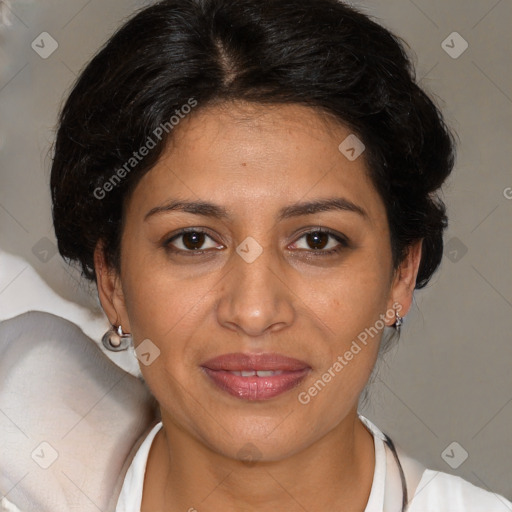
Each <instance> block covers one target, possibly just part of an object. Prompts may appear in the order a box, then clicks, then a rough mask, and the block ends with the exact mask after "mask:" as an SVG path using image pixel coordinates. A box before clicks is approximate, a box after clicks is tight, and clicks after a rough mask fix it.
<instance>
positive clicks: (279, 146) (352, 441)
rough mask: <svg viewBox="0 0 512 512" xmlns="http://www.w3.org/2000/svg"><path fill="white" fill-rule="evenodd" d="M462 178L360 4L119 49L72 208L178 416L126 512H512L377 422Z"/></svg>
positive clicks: (69, 251)
mask: <svg viewBox="0 0 512 512" xmlns="http://www.w3.org/2000/svg"><path fill="white" fill-rule="evenodd" d="M453 161H454V143H453V137H452V135H451V134H450V132H449V130H448V129H447V127H446V126H445V124H444V121H443V118H442V115H441V114H440V112H439V111H438V109H437V108H436V106H435V105H434V104H433V102H432V101H431V100H430V99H429V98H428V96H427V95H426V94H425V93H424V92H423V91H422V90H421V89H420V88H419V87H418V86H417V84H416V83H415V81H414V78H413V70H412V66H411V64H410V62H409V60H408V58H407V56H406V54H405V51H404V49H403V47H402V45H401V43H400V42H399V41H398V39H397V38H395V37H394V36H393V35H392V34H390V33H389V32H388V31H387V30H385V29H384V28H382V27H380V26H379V25H377V24H376V23H374V22H373V21H371V20H369V19H368V18H367V17H365V16H364V15H362V14H360V13H359V12H357V11H356V10H355V9H353V8H352V7H349V6H347V5H344V4H342V3H340V2H338V1H335V0H265V1H261V0H168V1H163V2H160V3H158V4H156V5H154V6H151V7H148V8H146V9H144V10H142V11H141V12H139V13H138V14H137V15H136V16H135V17H134V18H132V19H131V20H129V21H128V22H127V23H126V24H125V25H124V26H123V27H122V28H121V29H120V30H119V31H118V32H117V33H116V34H115V35H114V36H113V37H112V38H111V39H110V41H109V42H108V44H107V45H106V46H105V47H104V48H103V49H102V50H101V51H100V52H99V54H98V55H97V56H96V57H94V59H93V60H92V61H91V63H90V64H89V65H88V66H87V67H86V69H85V70H84V71H83V72H82V74H81V76H80V77H79V79H78V81H77V83H76V85H75V87H74V88H73V90H72V92H71V94H70V96H69V98H68V100H67V102H66V104H65V106H64V108H63V111H62V115H61V119H60V126H59V130H58V135H57V141H56V146H55V156H54V161H53V167H52V176H51V187H52V198H53V215H54V225H55V230H56V235H57V239H58V243H59V250H60V252H61V254H62V256H64V257H65V258H67V259H69V260H71V261H77V262H79V264H80V265H81V266H82V269H83V273H84V275H85V277H86V278H88V279H90V280H94V281H95V282H96V284H97V287H98V294H99V297H100V300H101V303H102V306H103V309H104V310H105V313H106V314H107V316H108V318H109V320H110V322H111V324H112V326H113V329H114V331H115V332H114V333H113V334H112V335H111V336H110V337H107V338H106V343H107V344H108V343H110V344H111V346H112V348H113V349H116V348H121V347H122V346H123V345H124V346H126V343H130V342H132V343H133V348H134V349H135V353H136V355H137V357H138V359H139V361H140V363H141V364H140V368H141V372H142V375H143V378H144V381H145V382H146V384H147V386H148V388H149V390H150V391H151V393H152V395H153V396H154V397H155V399H156V400H157V402H158V404H159V409H160V415H161V421H158V423H156V424H155V425H154V426H153V428H152V429H151V431H150V432H149V434H148V435H147V436H146V438H145V439H144V441H143V442H142V444H141V445H140V448H139V449H138V451H137V453H136V455H135V457H134V459H133V461H132V463H131V466H130V468H129V470H128V472H127V474H126V477H125V479H124V485H123V488H122V490H121V494H120V496H119V500H118V502H117V510H118V511H119V512H128V511H136V510H141V511H143V512H146V511H159V510H162V511H163V510H165V511H178V510H189V511H192V510H199V511H201V510H211V511H217V510H229V511H231V510H233V511H235V510H251V511H253V510H254V511H256V510H257V511H266V510H286V511H299V510H310V511H317V510H318V511H323V510H365V511H374V510H379V511H381V510H386V511H387V510H390V511H391V510H405V509H406V508H408V510H410V511H412V512H414V511H416V512H419V511H422V512H424V511H434V510H435V511H439V510H464V511H477V510H478V511H482V512H483V511H486V512H489V511H502V510H509V509H510V507H512V504H510V502H507V501H506V500H505V499H504V498H503V497H499V496H496V495H494V494H492V493H489V492H486V491H484V490H482V489H479V488H477V487H475V486H473V485H471V484H470V483H468V482H466V481H464V480H462V479H460V478H459V477H455V476H450V475H447V474H444V473H439V472H435V471H430V470H428V469H425V468H423V467H422V466H421V465H420V464H418V463H416V462H415V461H414V460H412V459H410V458H409V457H407V456H406V455H405V454H403V453H401V452H400V451H397V450H396V449H395V447H394V445H393V443H392V441H391V440H390V439H389V438H388V437H387V436H385V435H384V434H383V433H382V432H381V431H380V430H379V429H378V427H376V426H375V425H373V424H372V423H371V422H370V421H369V420H367V419H366V418H364V417H363V416H361V415H359V414H358V411H357V406H358V402H359V400H360V397H361V395H362V393H363V391H364V388H365V386H366V384H367V382H368V380H369V378H370V375H371V372H372V369H373V368H374V365H375V363H376V360H377V357H378V354H379V350H380V349H381V348H382V346H384V345H385V344H386V343H387V342H389V340H386V339H383V336H382V335H383V332H384V331H385V330H386V327H388V328H390V329H394V330H395V331H396V332H397V333H398V331H399V329H400V325H401V323H402V319H403V317H404V316H406V314H407V312H408V311H409V308H410V305H411V301H412V298H413V291H414V289H419V288H422V287H424V286H425V285H426V284H427V282H428V281H429V279H430V277H431V276H432V274H433V273H434V271H435V270H436V268H437V267H438V265H439V262H440V259H441V255H442V246H443V243H442V234H443V230H444V229H445V227H446V215H445V208H444V205H443V203H442V201H441V200H440V199H439V198H438V196H437V192H438V190H439V188H440V187H441V185H442V184H443V182H444V180H445V179H446V178H447V176H448V175H449V173H450V172H451V170H452V167H453ZM390 329H387V330H390ZM387 330H386V331H387ZM384 338H385V337H384ZM120 346H121V347H120Z"/></svg>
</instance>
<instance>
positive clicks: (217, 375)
mask: <svg viewBox="0 0 512 512" xmlns="http://www.w3.org/2000/svg"><path fill="white" fill-rule="evenodd" d="M201 369H202V370H203V372H204V373H205V374H206V375H207V376H208V378H209V379H210V381H211V382H212V383H213V384H214V385H215V386H216V387H217V388H218V389H220V390H222V391H224V392H226V393H228V394H229V395H231V396H234V397H236V398H239V399H242V400H249V401H258V400H269V399H271V398H274V397H276V396H278V395H281V394H283V393H285V392H286V391H289V390H290V389H293V388H295V387H296V386H298V385H299V384H300V383H301V382H302V380H304V378H305V377H306V375H307V374H308V373H309V372H310V371H311V367H310V366H309V365H308V364H307V363H305V362H304V361H300V360H298V359H294V358H290V357H287V356H283V355H281V354H275V353H266V354H245V353H236V354H225V355H222V356H218V357H216V358H214V359H210V360H208V361H206V362H205V363H203V364H202V365H201Z"/></svg>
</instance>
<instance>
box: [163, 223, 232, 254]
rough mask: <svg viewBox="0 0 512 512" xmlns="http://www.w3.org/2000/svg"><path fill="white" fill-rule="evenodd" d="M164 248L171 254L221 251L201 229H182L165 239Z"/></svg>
mask: <svg viewBox="0 0 512 512" xmlns="http://www.w3.org/2000/svg"><path fill="white" fill-rule="evenodd" d="M164 246H165V247H166V248H167V249H169V250H170V251H172V252H182V253H187V252H188V253H193V252H196V253H203V252H204V251H205V250H207V249H222V248H223V246H222V245H221V246H220V247H219V244H217V243H216V242H215V240H213V238H212V237H211V236H209V235H208V234H207V233H206V232H205V231H202V230H201V229H196V228H192V229H184V230H182V231H180V232H179V233H177V234H176V235H174V236H172V237H171V238H169V239H167V240H166V241H165V243H164Z"/></svg>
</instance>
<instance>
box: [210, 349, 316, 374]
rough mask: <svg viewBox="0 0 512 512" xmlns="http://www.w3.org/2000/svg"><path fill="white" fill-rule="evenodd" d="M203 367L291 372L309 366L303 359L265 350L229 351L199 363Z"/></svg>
mask: <svg viewBox="0 0 512 512" xmlns="http://www.w3.org/2000/svg"><path fill="white" fill-rule="evenodd" d="M201 366H202V367H204V368H209V369H210V370H227V371H242V370H245V371H247V370H269V371H279V370H281V371H284V372H293V371H297V370H304V369H305V368H311V367H310V366H309V365H308V364H307V363H305V362H304V361H300V360H299V359H294V358H293V357H287V356H283V355H282V354H277V353H275V352H266V353H262V354H251V353H243V352H238V353H231V354H223V355H221V356H218V357H214V358H213V359H209V360H208V361H206V362H204V363H202V364H201Z"/></svg>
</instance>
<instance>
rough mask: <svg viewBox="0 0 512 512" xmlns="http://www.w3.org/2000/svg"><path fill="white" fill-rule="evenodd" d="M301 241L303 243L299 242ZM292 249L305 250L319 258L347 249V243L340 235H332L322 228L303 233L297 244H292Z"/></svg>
mask: <svg viewBox="0 0 512 512" xmlns="http://www.w3.org/2000/svg"><path fill="white" fill-rule="evenodd" d="M301 240H303V242H300V241H301ZM294 246H295V247H294V248H296V249H300V250H305V251H308V252H310V253H318V255H319V256H321V255H326V254H333V253H337V252H340V251H341V250H343V249H344V248H346V247H348V246H349V244H348V241H347V239H346V238H345V237H343V236H342V235H339V234H336V233H333V232H332V231H330V230H327V229H324V228H317V229H315V230H313V231H308V232H307V233H304V234H303V235H302V236H301V237H300V238H299V239H298V240H297V242H295V243H294Z"/></svg>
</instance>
